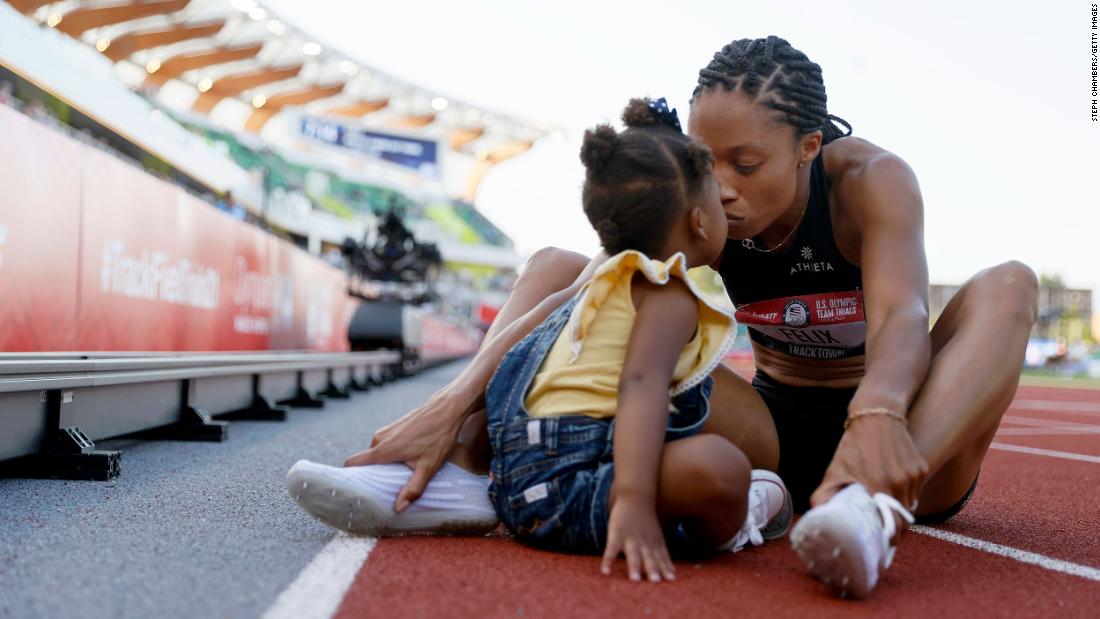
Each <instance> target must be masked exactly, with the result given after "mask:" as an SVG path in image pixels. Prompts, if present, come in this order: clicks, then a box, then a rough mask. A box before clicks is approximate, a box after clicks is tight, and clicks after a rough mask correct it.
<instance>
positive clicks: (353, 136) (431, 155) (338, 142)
mask: <svg viewBox="0 0 1100 619" xmlns="http://www.w3.org/2000/svg"><path fill="white" fill-rule="evenodd" d="M300 127H301V132H302V136H303V137H305V138H308V139H311V140H316V141H318V142H324V143H325V144H330V145H332V146H339V147H342V148H347V149H349V150H353V151H356V152H358V153H362V154H364V155H367V156H368V157H374V158H377V159H382V160H384V161H389V162H391V163H396V164H398V165H401V166H405V167H407V168H412V169H413V170H416V171H418V172H420V173H421V174H424V175H425V176H430V177H433V178H437V177H438V176H439V161H438V154H437V152H438V150H439V149H438V144H436V143H435V142H434V141H432V140H418V139H416V138H409V137H405V136H400V135H393V134H389V133H378V132H376V131H367V130H366V129H360V128H357V127H349V126H347V125H343V124H341V123H337V122H333V121H330V120H325V119H323V118H313V117H303V118H302V122H301V125H300Z"/></svg>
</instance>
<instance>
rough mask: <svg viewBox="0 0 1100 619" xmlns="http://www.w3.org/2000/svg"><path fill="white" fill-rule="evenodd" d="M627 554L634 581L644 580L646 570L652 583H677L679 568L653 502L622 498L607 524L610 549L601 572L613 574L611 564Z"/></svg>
mask: <svg viewBox="0 0 1100 619" xmlns="http://www.w3.org/2000/svg"><path fill="white" fill-rule="evenodd" d="M620 552H621V553H623V554H625V555H626V569H627V574H628V575H629V576H630V580H634V581H638V580H641V579H642V570H643V569H644V570H645V573H646V577H647V578H649V580H650V582H660V581H661V580H662V578H663V579H664V580H676V569H675V568H674V567H673V566H672V559H671V558H669V555H668V547H667V546H666V545H665V535H664V533H663V532H662V531H661V523H660V522H659V521H658V520H657V510H656V508H655V507H654V506H653V504H652V501H643V500H637V499H630V498H628V497H619V498H618V499H617V500H616V501H615V503H614V504H613V505H612V506H611V515H610V516H609V517H608V521H607V547H606V549H605V550H604V553H603V562H602V564H601V565H600V571H602V572H603V573H604V575H610V574H611V564H612V563H613V562H614V561H615V559H616V558H618V556H619V553H620Z"/></svg>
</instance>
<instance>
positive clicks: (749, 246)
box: [741, 199, 810, 254]
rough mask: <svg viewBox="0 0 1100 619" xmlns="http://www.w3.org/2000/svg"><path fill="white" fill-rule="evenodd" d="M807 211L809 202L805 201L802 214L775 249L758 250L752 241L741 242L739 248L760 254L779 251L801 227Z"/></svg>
mask: <svg viewBox="0 0 1100 619" xmlns="http://www.w3.org/2000/svg"><path fill="white" fill-rule="evenodd" d="M808 210H810V201H809V199H807V200H806V206H805V207H804V208H803V209H802V213H801V214H799V216H798V222H797V223H795V224H794V227H793V228H791V231H790V232H788V233H787V236H785V237H783V240H782V241H779V244H778V245H776V246H775V247H773V248H771V249H760V248H759V247H757V246H756V243H755V242H754V241H753V240H752V239H744V240H742V241H741V246H742V247H744V248H745V249H751V250H753V251H758V252H760V253H762V254H770V253H772V252H773V251H775V250H777V249H779V248H780V247H783V245H785V244H786V243H787V241H789V240H791V237H792V236H793V235H794V232H795V230H798V227H799V226H801V225H802V218H803V217H805V216H806V211H808Z"/></svg>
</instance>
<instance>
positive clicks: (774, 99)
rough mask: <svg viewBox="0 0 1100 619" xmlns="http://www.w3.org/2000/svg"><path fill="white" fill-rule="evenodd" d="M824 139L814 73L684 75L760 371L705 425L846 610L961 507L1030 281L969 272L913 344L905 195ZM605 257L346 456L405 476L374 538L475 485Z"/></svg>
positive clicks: (525, 289) (512, 317) (513, 317)
mask: <svg viewBox="0 0 1100 619" xmlns="http://www.w3.org/2000/svg"><path fill="white" fill-rule="evenodd" d="M834 122H836V123H840V124H843V125H844V126H845V127H846V128H848V131H847V133H848V134H850V133H851V130H850V126H849V125H848V124H847V123H846V122H844V121H842V120H840V119H839V118H836V117H835V116H832V115H831V114H829V112H828V109H827V106H826V95H825V87H824V84H823V81H822V74H821V68H820V67H819V66H818V65H817V64H815V63H813V62H811V61H810V60H809V59H808V58H807V57H806V55H805V54H803V53H802V52H800V51H798V50H797V49H795V48H793V47H792V46H791V45H790V44H789V43H788V42H787V41H785V40H783V39H781V38H778V37H774V36H771V37H768V38H766V39H755V40H752V39H742V40H738V41H734V42H733V43H730V44H729V45H727V46H725V47H723V48H722V49H721V51H719V52H718V53H716V54H715V56H714V59H713V60H712V61H711V62H710V63H709V64H708V65H707V66H706V67H705V68H704V69H703V70H701V71H700V73H699V82H698V85H697V87H696V89H695V92H694V94H693V96H692V99H691V114H690V122H689V125H688V131H689V133H690V134H691V135H692V136H693V137H695V138H697V139H699V140H700V141H702V142H703V143H704V144H706V145H707V146H708V147H709V148H710V150H711V151H712V152H713V154H714V158H715V170H716V174H717V176H718V181H719V184H720V191H721V201H722V206H723V209H724V210H725V213H726V217H727V220H728V226H729V228H728V232H729V234H728V236H729V239H728V241H727V243H726V246H725V249H724V250H723V254H722V256H721V258H720V259H719V260H718V261H717V262H716V263H715V264H714V265H713V266H714V268H715V269H716V270H718V272H719V273H720V274H721V275H722V278H723V280H724V282H725V286H726V290H727V291H728V293H729V296H730V299H731V300H732V301H733V303H734V305H735V307H736V308H737V318H738V320H739V321H740V322H741V323H743V324H746V325H747V326H748V328H749V332H750V335H751V338H752V347H753V353H754V359H755V363H756V369H757V373H756V377H755V378H754V380H753V382H752V384H751V385H750V384H749V383H747V382H745V381H743V380H741V379H740V378H738V377H737V376H736V375H735V374H733V373H732V372H730V371H728V370H726V369H724V368H721V367H720V368H719V369H718V370H716V371H715V374H714V379H715V386H714V390H713V393H712V395H711V419H710V421H709V423H712V424H715V425H718V426H723V431H722V432H721V433H722V434H723V435H725V436H730V437H736V440H735V443H736V444H737V445H738V447H740V448H741V450H742V451H743V452H744V453H745V454H746V455H747V456H748V458H749V460H750V462H751V464H752V466H753V467H754V468H771V469H773V470H774V469H777V470H778V471H779V473H780V476H781V477H782V478H783V480H784V481H785V482H786V484H787V486H788V488H789V489H790V491H791V492H792V494H793V495H794V496H795V501H796V504H797V505H798V508H799V509H800V510H802V509H806V508H808V507H813V508H814V509H811V510H810V511H809V512H807V513H806V514H805V515H804V516H803V517H802V518H801V520H800V521H799V523H798V525H797V526H796V527H795V529H794V530H793V531H792V533H791V538H792V543H793V545H794V547H795V549H796V550H797V551H798V553H799V555H800V556H802V558H803V559H804V560H805V562H806V564H807V566H808V567H809V568H810V570H811V572H813V573H814V574H815V575H816V576H817V577H819V578H820V579H822V580H824V581H826V582H827V583H829V584H830V585H832V586H833V587H834V589H835V590H836V591H837V592H838V593H840V594H842V595H853V596H857V597H863V596H866V595H867V594H868V593H869V592H870V591H871V589H872V588H873V587H874V585H875V583H876V581H877V578H878V574H879V571H880V569H882V568H885V567H886V566H888V565H889V562H890V559H891V558H892V555H893V550H894V548H893V544H894V543H896V540H897V537H898V536H899V534H900V531H902V530H903V529H904V528H905V527H906V526H907V524H908V523H909V521H910V520H911V519H912V517H913V515H915V516H916V518H917V519H918V520H923V521H926V522H942V521H943V520H946V519H947V518H950V517H951V516H953V515H954V514H955V513H957V512H958V511H959V510H960V509H962V507H963V505H964V504H965V503H966V501H967V500H968V499H969V497H970V496H971V494H972V493H973V491H974V487H975V484H976V483H977V478H978V472H979V470H980V467H981V463H982V460H983V458H984V457H985V454H986V451H987V450H988V448H989V445H990V443H991V442H992V440H993V435H994V432H995V431H996V429H997V426H998V424H999V422H1000V419H1001V416H1002V415H1003V414H1004V411H1005V410H1006V409H1007V407H1008V405H1009V403H1010V401H1011V400H1012V397H1013V395H1014V393H1015V391H1016V386H1017V382H1018V378H1019V369H1020V366H1021V363H1022V361H1023V357H1024V350H1025V347H1026V343H1027V338H1028V333H1029V331H1030V329H1031V326H1032V324H1033V322H1034V320H1035V315H1036V298H1037V282H1036V278H1035V275H1034V273H1033V272H1032V271H1031V270H1030V269H1029V268H1028V267H1027V266H1025V265H1023V264H1021V263H1019V262H1008V263H1004V264H1000V265H997V266H994V267H991V268H989V269H986V270H984V271H982V272H980V273H978V274H977V275H975V276H974V277H972V278H971V279H970V280H969V281H967V282H966V283H965V284H964V285H963V286H962V288H961V289H960V290H959V291H958V293H956V294H955V296H954V297H953V298H952V299H951V301H950V302H949V303H948V304H947V307H946V308H945V309H944V311H943V313H942V314H941V315H940V316H939V318H938V319H937V321H936V323H935V325H934V326H933V327H932V329H931V331H929V328H928V324H929V315H928V300H927V295H928V272H927V263H926V259H925V252H924V235H923V232H924V230H923V204H922V199H921V194H920V189H919V187H918V184H917V180H916V178H915V176H914V174H913V172H912V170H911V169H910V168H909V166H908V165H906V163H905V162H904V161H903V160H902V159H901V158H899V157H898V156H896V155H894V154H892V153H889V152H887V151H886V150H884V149H882V148H880V147H878V146H875V145H874V144H872V143H871V142H868V141H867V140H864V139H861V138H857V137H850V136H849V135H846V134H842V133H841V131H840V130H839V129H838V128H837V126H836V124H834ZM605 259H606V256H603V255H600V256H597V257H596V258H595V259H593V260H589V259H587V258H585V257H583V256H580V255H578V254H574V253H571V252H566V251H562V250H557V249H544V250H541V251H539V252H536V253H535V254H534V255H533V256H532V257H531V259H530V261H529V262H528V264H527V266H526V268H525V270H524V272H523V274H522V275H521V276H520V278H519V279H518V281H517V283H516V285H515V288H514V290H513V292H512V294H511V296H510V297H509V299H508V301H507V303H506V304H505V305H504V307H503V308H502V310H501V312H500V315H499V317H498V318H497V320H496V322H495V323H494V324H493V326H492V328H491V329H490V330H489V332H488V334H487V335H486V338H485V341H484V343H483V344H482V347H481V349H480V351H479V352H478V354H477V355H476V356H475V357H474V359H473V360H472V361H471V363H470V364H469V365H468V366H467V367H466V368H465V369H464V370H463V372H462V373H461V374H460V375H459V376H458V377H457V378H456V379H455V380H454V381H452V382H451V383H450V384H449V385H447V386H446V387H444V388H443V389H442V390H440V391H439V392H437V393H436V394H435V395H433V396H432V397H431V399H430V400H429V401H428V402H427V403H426V404H424V405H423V406H421V407H419V408H417V409H416V410H414V411H412V412H410V413H408V414H407V415H405V416H404V417H402V418H400V419H398V420H397V421H395V422H393V423H391V424H389V425H387V426H386V427H384V428H382V429H381V430H379V431H378V432H377V433H376V434H375V436H374V438H373V440H372V443H371V445H372V446H371V448H370V449H369V450H368V451H365V452H362V453H359V454H356V455H353V456H351V457H350V458H348V459H347V461H346V463H345V466H358V465H367V464H383V463H405V464H407V465H408V466H409V467H410V469H411V470H409V471H407V472H406V473H405V475H404V476H403V477H402V478H400V479H399V480H398V483H396V484H392V487H393V492H392V495H393V497H392V499H393V506H394V510H395V511H393V512H389V513H387V514H379V515H378V518H379V519H381V520H380V521H382V520H385V521H389V522H392V521H393V520H394V519H397V520H400V519H401V518H402V517H407V516H406V514H408V513H411V512H412V511H414V510H408V509H407V508H409V506H410V505H411V504H412V503H413V502H414V501H416V500H417V499H418V498H420V497H421V496H422V495H424V493H425V489H428V495H427V496H430V495H431V487H430V484H429V482H430V480H432V478H433V475H434V474H435V473H436V472H437V471H438V470H440V468H441V467H443V466H444V464H445V463H446V462H448V461H450V462H451V463H452V464H454V465H457V466H458V467H460V468H461V469H463V470H465V471H473V472H484V471H486V470H487V463H488V458H489V449H488V439H487V437H486V436H485V416H484V412H483V410H482V409H483V397H484V390H485V386H486V383H487V382H488V381H489V378H490V377H491V376H492V374H493V371H494V370H495V368H496V367H497V365H498V363H499V362H500V360H501V358H502V357H503V356H504V355H505V353H506V352H507V351H508V350H509V349H510V348H511V347H512V346H513V345H514V344H515V343H516V342H518V341H519V340H520V339H522V338H523V337H524V336H525V335H526V334H527V333H529V332H530V331H531V330H532V329H533V328H534V327H535V326H536V325H538V324H539V323H541V322H542V321H543V319H545V318H546V317H547V316H548V315H549V314H550V313H551V312H552V311H554V309H556V308H557V307H559V306H560V305H561V304H562V303H564V302H565V301H566V300H567V299H569V298H571V297H572V296H573V295H574V294H575V293H576V291H577V290H578V289H579V288H580V286H581V285H582V284H583V283H584V282H585V281H587V279H588V278H589V277H590V275H591V273H592V272H593V270H594V269H595V268H596V267H597V266H598V265H599V264H600V263H601V262H602V261H603V260H605ZM372 469H373V467H363V468H362V469H360V470H362V471H364V472H365V473H364V474H365V475H367V476H369V474H370V473H369V472H370V471H371V470H372ZM471 477H472V476H471ZM366 491H367V490H364V492H366ZM425 509H426V508H425ZM456 509H458V510H459V511H461V510H460V508H457V507H455V506H450V507H443V508H440V509H438V510H437V511H438V513H437V514H436V517H437V522H444V521H447V520H448V518H453V517H454V512H455V510H456ZM448 510H450V512H448ZM403 512H404V513H403ZM911 514H912V515H911ZM420 516H421V517H422V518H423V516H424V512H423V511H421V512H420ZM420 522H422V523H426V524H424V526H423V528H427V529H430V528H432V526H434V525H433V524H432V521H431V519H430V518H428V519H422V520H421V521H420ZM486 524H487V525H488V524H491V523H486Z"/></svg>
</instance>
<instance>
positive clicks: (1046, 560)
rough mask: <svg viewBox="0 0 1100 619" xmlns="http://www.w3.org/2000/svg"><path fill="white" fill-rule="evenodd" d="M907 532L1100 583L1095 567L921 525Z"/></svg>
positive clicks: (910, 528)
mask: <svg viewBox="0 0 1100 619" xmlns="http://www.w3.org/2000/svg"><path fill="white" fill-rule="evenodd" d="M909 530H910V531H913V532H914V533H920V534H922V535H927V536H929V537H934V538H936V539H942V540H944V541H946V542H951V543H953V544H959V545H960V546H966V547H967V548H973V549H975V550H981V551H983V552H988V553H990V554H995V555H1000V556H1002V557H1008V558H1009V559H1014V560H1016V561H1019V562H1020V563H1030V564H1031V565H1038V566H1039V567H1041V568H1043V569H1047V570H1050V571H1052V572H1061V573H1063V574H1070V575H1072V576H1080V577H1081V578H1086V579H1088V580H1095V581H1097V582H1100V569H1096V568H1095V567H1089V566H1087V565H1079V564H1077V563H1070V562H1069V561H1062V560H1061V559H1054V558H1051V557H1048V556H1046V555H1041V554H1038V553H1034V552H1028V551H1026V550H1020V549H1019V548H1013V547H1011V546H1002V545H1001V544H994V543H993V542H987V541H985V540H980V539H975V538H973V537H967V536H965V535H959V534H958V533H952V532H950V531H943V530H941V529H933V528H930V527H926V526H922V525H914V526H912V527H909Z"/></svg>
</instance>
